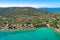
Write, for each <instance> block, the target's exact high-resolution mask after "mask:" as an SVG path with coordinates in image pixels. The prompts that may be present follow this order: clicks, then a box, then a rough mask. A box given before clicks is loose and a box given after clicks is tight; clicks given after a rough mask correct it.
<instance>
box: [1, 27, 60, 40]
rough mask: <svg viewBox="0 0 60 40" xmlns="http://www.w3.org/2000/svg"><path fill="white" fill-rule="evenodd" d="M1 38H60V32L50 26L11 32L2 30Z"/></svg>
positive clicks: (35, 39) (13, 39)
mask: <svg viewBox="0 0 60 40" xmlns="http://www.w3.org/2000/svg"><path fill="white" fill-rule="evenodd" d="M0 40H60V34H58V33H57V32H55V31H54V30H52V29H50V28H39V29H36V30H24V31H21V30H17V31H10V32H7V31H0Z"/></svg>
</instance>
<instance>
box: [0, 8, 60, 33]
mask: <svg viewBox="0 0 60 40" xmlns="http://www.w3.org/2000/svg"><path fill="white" fill-rule="evenodd" d="M41 27H51V28H53V29H54V30H56V31H58V32H60V12H49V11H46V10H41V9H37V8H32V7H8V8H0V29H1V30H9V29H11V30H15V29H19V30H26V29H34V28H41Z"/></svg>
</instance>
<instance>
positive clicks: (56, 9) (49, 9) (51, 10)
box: [38, 8, 60, 12]
mask: <svg viewBox="0 0 60 40" xmlns="http://www.w3.org/2000/svg"><path fill="white" fill-rule="evenodd" d="M38 9H39V10H46V11H49V12H60V8H38Z"/></svg>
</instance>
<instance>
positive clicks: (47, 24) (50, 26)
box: [47, 24, 60, 33]
mask: <svg viewBox="0 0 60 40" xmlns="http://www.w3.org/2000/svg"><path fill="white" fill-rule="evenodd" d="M47 26H48V27H50V28H52V29H53V30H55V31H57V32H59V33H60V30H59V29H57V28H53V27H51V26H50V25H49V24H47Z"/></svg>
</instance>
